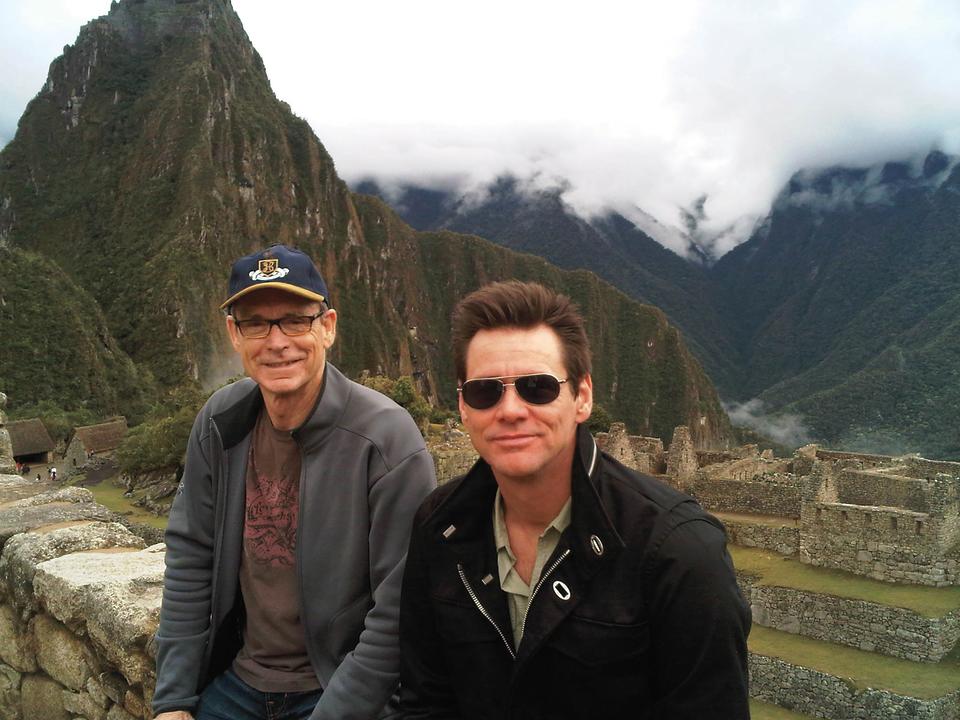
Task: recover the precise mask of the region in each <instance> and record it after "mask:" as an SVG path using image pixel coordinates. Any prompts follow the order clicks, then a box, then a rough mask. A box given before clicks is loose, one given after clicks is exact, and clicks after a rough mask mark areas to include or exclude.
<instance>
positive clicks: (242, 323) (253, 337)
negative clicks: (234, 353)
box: [231, 308, 330, 340]
mask: <svg viewBox="0 0 960 720" xmlns="http://www.w3.org/2000/svg"><path fill="white" fill-rule="evenodd" d="M328 312H330V309H329V308H327V309H326V310H321V311H320V312H318V313H317V314H316V315H284V316H283V317H282V318H277V319H276V320H267V319H265V318H248V319H247V320H237V318H236V317H235V316H231V317H233V324H234V325H236V326H237V332H239V333H240V335H242V336H243V337H245V338H247V339H248V340H262V339H263V338H265V337H267V336H268V335H269V334H270V331H271V330H273V326H274V325H276V326H277V327H278V328H280V332H282V333H283V334H284V335H286V336H287V337H299V336H301V335H306V334H307V333H308V332H310V330H311V329H312V328H313V323H315V322H316V321H317V318H321V317H323V316H324V315H326V314H327V313H328ZM305 320H309V321H310V323H309V324H308V325H307V327H306V329H305V330H304V331H303V332H288V331H287V330H285V329H284V327H283V324H284V323H285V322H291V321H292V322H303V321H305ZM254 322H256V323H266V324H267V331H266V332H265V333H263V334H262V335H247V334H246V333H245V332H244V331H243V328H244V326H245V325H248V324H249V323H254Z"/></svg>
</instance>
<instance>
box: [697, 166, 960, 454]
mask: <svg viewBox="0 0 960 720" xmlns="http://www.w3.org/2000/svg"><path fill="white" fill-rule="evenodd" d="M958 268H960V168H958V167H957V166H956V164H955V160H954V159H951V158H948V157H946V156H944V155H942V154H941V153H932V154H931V155H929V156H928V157H927V158H926V161H925V162H924V164H923V167H922V168H920V169H919V172H917V171H914V170H912V169H911V168H909V167H908V166H906V165H905V164H902V163H888V164H887V165H886V166H884V167H883V168H880V169H878V170H851V169H843V168H834V169H831V170H828V171H822V172H819V173H800V174H798V175H797V176H795V177H794V178H793V180H792V181H791V183H790V185H789V186H788V187H787V188H786V189H785V190H784V192H783V193H782V194H781V196H780V197H779V198H778V200H777V203H776V204H775V206H774V209H773V211H772V212H771V214H770V217H769V218H768V220H767V223H766V225H765V227H763V228H762V229H761V230H760V232H758V233H757V235H755V236H754V237H753V238H752V239H751V240H750V241H748V242H747V243H745V244H744V245H742V246H740V247H738V248H737V249H736V250H734V251H733V252H731V253H730V254H729V255H728V256H725V257H724V258H722V259H721V260H720V262H719V263H717V266H716V267H715V268H714V274H715V278H716V280H717V282H718V283H719V284H721V286H722V287H724V288H725V289H726V291H727V292H728V293H729V300H730V302H731V303H732V304H734V306H735V307H738V313H737V314H736V315H735V316H732V317H731V318H730V322H731V325H732V326H733V327H735V328H736V333H737V337H736V342H737V344H738V345H739V346H740V347H742V348H743V349H744V356H745V357H746V359H747V366H746V367H747V372H746V375H745V377H746V378H747V379H748V381H747V382H746V383H745V384H744V387H743V389H742V393H743V394H744V396H747V397H749V396H751V395H757V394H759V395H760V397H761V399H762V400H764V401H765V402H766V404H767V405H768V406H769V407H771V408H774V409H785V410H787V411H791V412H799V413H801V414H803V416H804V417H805V418H806V421H807V422H808V424H809V425H810V426H811V429H812V430H813V432H814V434H815V435H816V436H817V437H822V438H826V439H827V440H829V441H830V442H833V443H836V444H841V445H843V446H845V447H850V448H856V449H867V450H885V451H891V452H892V451H898V450H903V451H906V450H910V451H920V452H924V453H926V454H928V455H931V456H935V457H950V458H955V457H960V433H958V430H957V429H956V426H955V422H954V421H955V418H956V412H957V408H958V407H960V397H958V396H960V356H958V354H957V351H956V349H955V348H956V339H957V331H958V330H957V320H956V319H957V315H956V311H957V310H958V309H960V272H958ZM736 298H739V306H737V305H736V304H735V303H736V302H737V300H736Z"/></svg>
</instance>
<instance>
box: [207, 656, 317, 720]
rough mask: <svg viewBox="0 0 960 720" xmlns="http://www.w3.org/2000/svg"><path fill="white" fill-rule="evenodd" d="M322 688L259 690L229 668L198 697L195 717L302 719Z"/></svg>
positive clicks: (305, 716)
mask: <svg viewBox="0 0 960 720" xmlns="http://www.w3.org/2000/svg"><path fill="white" fill-rule="evenodd" d="M322 694H323V690H319V689H318V690H309V691H307V692H288V693H283V692H276V693H275V692H262V691H260V690H257V689H256V688H252V687H250V686H249V685H247V684H246V683H245V682H244V681H243V680H241V679H240V678H239V677H237V674H236V673H235V672H233V669H232V668H230V669H228V670H227V671H226V672H224V673H223V674H222V675H220V676H219V677H217V678H216V679H215V680H214V681H213V682H212V683H210V684H209V685H208V686H207V687H206V689H205V690H204V691H203V694H202V695H201V696H200V704H199V705H198V706H197V710H196V712H195V713H194V714H193V716H194V718H195V720H306V718H309V717H310V713H312V712H313V708H314V707H315V706H316V704H317V701H318V700H319V699H320V696H321V695H322Z"/></svg>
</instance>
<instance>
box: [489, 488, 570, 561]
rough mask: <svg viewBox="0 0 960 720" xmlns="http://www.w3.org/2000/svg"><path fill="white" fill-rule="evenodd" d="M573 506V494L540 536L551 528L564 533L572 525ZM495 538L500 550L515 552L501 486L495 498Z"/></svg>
mask: <svg viewBox="0 0 960 720" xmlns="http://www.w3.org/2000/svg"><path fill="white" fill-rule="evenodd" d="M572 508H573V497H572V496H571V497H568V498H567V501H566V502H565V503H564V504H563V507H562V508H560V512H559V513H557V516H556V517H555V518H554V519H553V520H552V521H551V522H550V524H549V525H547V527H546V528H544V530H543V532H542V533H540V537H544V536H545V535H546V534H547V533H549V532H550V529H551V528H552V529H554V530H556V531H557V533H560V534H562V533H563V531H564V530H566V529H567V528H568V527H570V520H571V518H572V517H573V510H572ZM493 539H494V542H496V544H497V550H498V551H500V550H503V549H506V550H507V551H508V552H510V554H511V555H512V554H513V552H512V551H511V550H510V536H509V534H508V533H507V521H506V516H505V515H504V508H503V496H502V495H501V494H500V488H497V494H496V496H495V497H494V499H493Z"/></svg>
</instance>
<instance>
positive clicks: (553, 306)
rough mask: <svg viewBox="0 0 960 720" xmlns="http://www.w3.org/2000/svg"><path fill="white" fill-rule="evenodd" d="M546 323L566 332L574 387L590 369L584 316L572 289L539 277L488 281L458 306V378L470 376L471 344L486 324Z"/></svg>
mask: <svg viewBox="0 0 960 720" xmlns="http://www.w3.org/2000/svg"><path fill="white" fill-rule="evenodd" d="M538 325H546V326H547V327H549V328H550V329H551V330H553V331H554V332H555V333H556V334H557V336H558V337H559V338H560V347H561V349H562V351H563V364H564V367H565V368H566V371H567V379H568V380H569V381H570V382H569V383H568V385H569V387H570V390H571V391H573V394H574V395H576V394H577V391H578V390H579V388H580V381H581V380H582V379H583V378H584V377H585V376H586V375H587V374H589V373H590V343H589V342H588V341H587V331H586V329H585V328H584V325H583V316H582V315H580V311H579V310H578V309H577V306H576V305H575V304H574V303H573V301H572V300H571V299H570V298H568V297H567V296H566V295H561V294H560V293H558V292H556V291H554V290H551V289H549V288H546V287H544V286H543V285H541V284H539V283H534V282H520V281H519V280H507V281H504V282H495V283H491V284H489V285H484V286H483V287H482V288H480V289H478V290H474V291H473V292H472V293H470V294H469V295H467V296H466V297H465V298H463V300H461V301H460V302H459V303H457V306H456V307H455V308H454V310H453V362H454V365H455V367H456V371H457V380H459V381H460V382H463V381H464V380H466V379H467V346H468V345H469V344H470V341H471V340H472V339H473V336H474V335H476V334H477V333H478V332H480V331H481V330H495V329H497V328H502V327H515V328H522V329H531V328H535V327H537V326H538Z"/></svg>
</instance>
